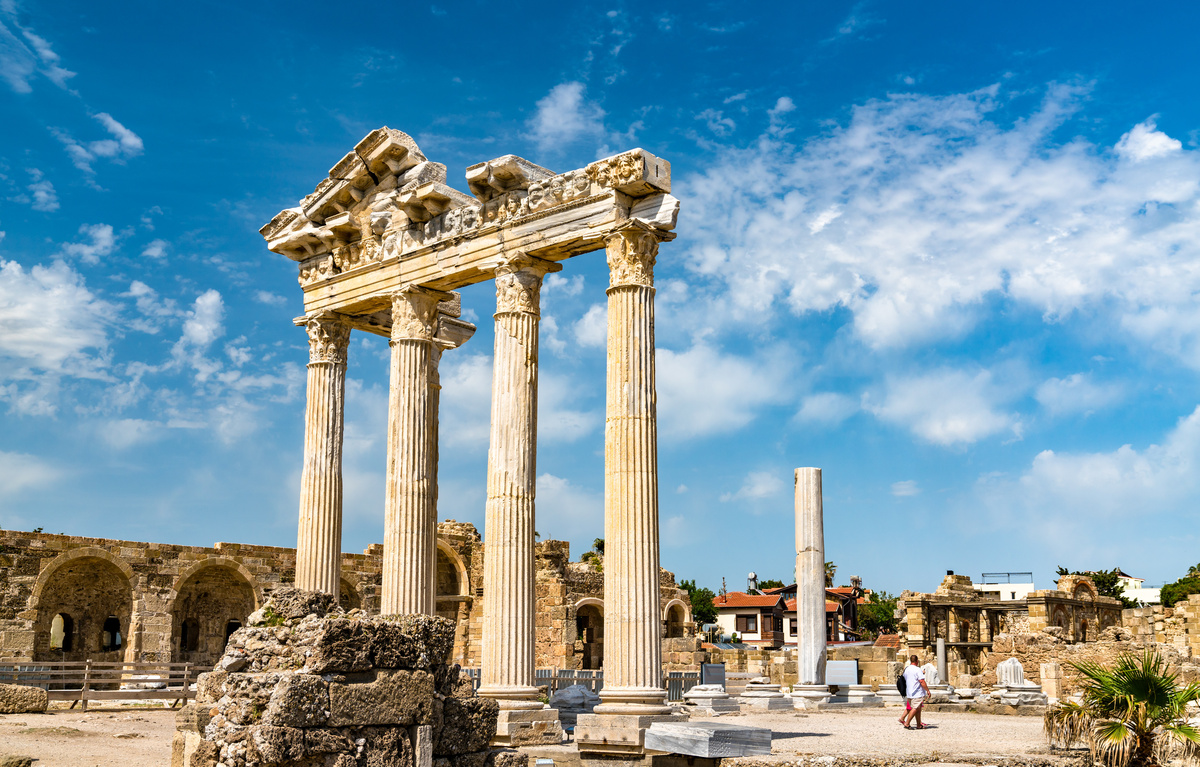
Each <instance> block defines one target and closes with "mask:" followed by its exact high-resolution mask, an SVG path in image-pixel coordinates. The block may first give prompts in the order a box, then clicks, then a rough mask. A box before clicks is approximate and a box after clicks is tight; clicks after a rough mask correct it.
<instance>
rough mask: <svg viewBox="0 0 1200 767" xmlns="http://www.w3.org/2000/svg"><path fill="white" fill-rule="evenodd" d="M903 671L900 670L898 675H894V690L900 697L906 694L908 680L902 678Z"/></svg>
mask: <svg viewBox="0 0 1200 767" xmlns="http://www.w3.org/2000/svg"><path fill="white" fill-rule="evenodd" d="M904 672H905V669H900V673H899V674H896V689H897V690H899V691H900V694H901V695H907V694H908V680H907V679H905V678H904Z"/></svg>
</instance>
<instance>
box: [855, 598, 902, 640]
mask: <svg viewBox="0 0 1200 767" xmlns="http://www.w3.org/2000/svg"><path fill="white" fill-rule="evenodd" d="M858 627H859V628H860V629H862V630H864V631H866V632H867V633H868V634H870V636H871V637H872V638H873V637H877V636H879V635H880V634H895V633H896V632H898V631H899V630H900V622H899V621H898V620H896V597H894V596H892V595H891V594H889V593H887V592H886V591H873V592H871V595H870V596H869V597H868V598H867V602H866V603H865V604H861V605H859V606H858Z"/></svg>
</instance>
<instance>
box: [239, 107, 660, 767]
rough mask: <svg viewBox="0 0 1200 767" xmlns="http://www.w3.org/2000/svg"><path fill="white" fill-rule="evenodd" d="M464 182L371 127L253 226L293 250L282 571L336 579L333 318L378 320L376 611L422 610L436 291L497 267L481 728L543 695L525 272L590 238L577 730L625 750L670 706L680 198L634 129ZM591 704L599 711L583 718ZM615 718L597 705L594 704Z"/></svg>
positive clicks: (537, 707) (439, 316) (338, 337)
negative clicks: (664, 635) (296, 410)
mask: <svg viewBox="0 0 1200 767" xmlns="http://www.w3.org/2000/svg"><path fill="white" fill-rule="evenodd" d="M466 175H467V184H468V186H469V187H470V189H471V192H472V194H473V195H474V197H471V196H469V195H466V194H463V193H462V192H459V191H457V190H455V189H453V188H451V187H449V186H447V185H446V183H445V182H446V167H445V166H444V165H441V164H439V163H435V162H430V161H429V160H428V159H426V157H425V155H424V154H422V152H421V150H420V148H419V147H418V146H417V144H416V142H414V141H413V140H412V138H411V137H409V136H408V135H407V134H405V133H402V132H400V131H398V130H393V129H390V128H386V127H385V128H380V129H378V130H375V131H372V132H371V133H370V134H368V135H367V136H366V137H365V138H364V139H363V140H362V141H360V142H359V143H358V145H357V146H355V147H354V149H353V150H352V151H350V152H349V153H347V154H346V156H345V157H343V158H342V159H341V160H340V161H338V162H337V163H336V164H335V165H334V166H333V168H332V169H331V170H330V171H329V175H328V177H327V178H325V179H323V180H321V181H320V183H319V184H317V186H316V188H315V189H314V191H313V192H312V194H310V195H308V196H307V197H305V198H304V199H303V200H301V201H300V204H299V205H297V206H296V207H292V208H288V209H286V210H283V211H281V212H280V213H279V214H278V215H276V216H275V217H274V218H273V219H272V220H271V221H270V222H269V223H268V224H267V225H266V226H264V227H263V228H262V230H261V233H262V235H263V237H264V238H265V239H266V240H267V244H268V247H269V248H270V249H271V250H272V251H274V252H276V253H279V254H281V255H284V256H286V257H288V258H290V259H292V260H293V261H295V262H297V264H298V268H299V275H300V285H301V287H302V288H303V291H304V316H303V317H299V318H297V320H296V324H298V325H303V326H304V327H305V328H306V330H307V332H308V336H309V341H310V347H309V348H310V355H309V369H308V371H309V372H308V404H307V408H306V412H305V458H304V471H303V475H302V479H301V497H300V524H299V535H298V542H297V552H296V585H297V586H298V587H299V588H302V589H309V590H314V591H321V592H324V593H329V594H335V593H336V592H337V590H338V587H339V586H338V584H339V583H340V573H339V568H340V564H341V557H340V551H341V515H342V476H341V474H342V465H341V461H342V458H341V456H342V436H343V435H342V428H343V422H344V404H345V403H344V399H345V379H346V345H347V343H348V341H349V338H350V333H351V331H352V330H359V331H363V332H368V333H374V334H377V335H382V336H385V337H387V338H389V339H390V343H391V367H390V379H391V382H390V388H389V399H388V405H389V407H388V423H387V445H388V451H387V452H388V458H387V475H386V488H385V497H386V500H385V508H384V541H383V573H382V583H381V592H380V599H381V608H380V609H381V611H382V612H383V613H384V614H386V615H391V614H433V613H434V611H435V609H436V602H435V582H436V570H435V565H436V557H435V552H436V545H435V537H436V535H435V523H436V510H437V468H438V456H437V449H438V448H437V445H438V399H439V397H438V392H439V388H440V384H439V378H438V363H439V360H440V359H441V355H442V353H443V352H444V351H447V350H450V349H454V348H457V347H459V346H461V345H462V344H464V343H466V342H467V341H468V340H469V339H470V338H471V336H472V334H473V333H474V330H475V328H474V326H472V325H470V324H469V323H467V322H464V321H463V320H462V319H460V314H461V310H460V301H459V297H458V295H457V294H455V293H454V292H453V291H454V290H455V289H457V288H461V287H463V286H466V285H471V284H473V283H477V282H482V281H485V280H495V285H496V313H495V315H494V318H495V324H496V325H495V327H496V332H495V350H494V355H495V357H494V363H493V368H492V370H493V378H492V422H491V443H490V447H489V450H488V472H487V486H488V497H487V505H486V523H485V529H484V537H485V539H486V540H487V541H488V545H489V546H490V547H491V550H492V554H491V556H490V557H489V558H488V562H487V566H486V568H485V570H484V578H483V580H484V583H483V586H484V600H485V605H484V614H485V616H487V617H486V620H485V622H484V635H483V642H482V644H483V663H482V674H483V683H482V686H481V688H480V691H481V694H482V695H484V696H487V697H491V698H494V699H496V700H498V701H499V703H500V710H501V715H500V727H499V731H498V732H497V736H496V739H497V742H498V743H504V742H505V739H506V737H507V736H508V735H509V733H510V731H512V732H515V731H517V730H520V729H523V728H525V727H526V726H527V725H528V724H529V723H530V722H531V721H534V720H536V721H538V722H542V723H543V724H544V719H543V718H544V717H549V716H552V714H551V713H547V710H548V709H547V708H546V706H545V705H544V704H542V703H540V702H539V701H537V695H538V692H537V688H536V687H535V686H534V660H535V652H534V637H535V631H534V629H535V617H534V610H533V607H534V585H535V584H534V568H533V560H534V534H533V531H534V513H535V509H534V497H535V487H534V482H535V477H536V470H535V467H536V463H537V377H538V354H537V343H538V322H539V317H540V288H541V283H542V279H543V277H544V276H545V275H546V274H547V273H549V272H552V271H557V270H559V269H561V268H562V266H561V264H560V262H562V261H564V260H566V259H569V258H572V257H574V256H578V255H581V254H584V253H589V252H592V251H595V250H599V249H601V248H603V249H604V250H605V252H606V255H607V258H608V265H609V271H610V286H609V288H608V291H607V293H608V373H607V413H606V422H605V423H606V425H605V436H604V445H605V452H604V466H605V493H604V497H605V506H604V516H605V539H606V541H607V542H608V549H609V551H610V555H609V557H608V559H607V561H606V566H605V568H604V582H605V590H604V594H605V602H604V616H603V621H604V641H605V642H606V643H607V644H608V645H609V646H610V647H611V648H612V651H611V652H609V653H608V655H607V657H608V662H607V663H606V664H605V686H604V691H603V692H602V693H601V698H602V703H601V704H600V705H599V706H597V707H596V713H595V714H591V715H585V716H581V718H580V726H579V731H578V733H577V737H578V740H579V742H580V745H581V747H583V748H584V749H592V748H594V749H596V750H598V751H609V750H612V748H613V747H614V746H613V744H614V743H616V742H618V741H619V742H620V743H621V745H620V746H619V747H617V748H618V750H623V751H627V750H628V745H629V743H633V744H634V750H635V751H638V752H640V750H641V739H642V736H643V734H644V730H645V728H646V726H648V724H649V723H650V721H651V720H653V719H654V718H655V717H661V716H670V712H671V708H670V707H669V706H667V705H666V690H665V689H664V688H663V683H662V668H661V667H662V649H661V645H660V620H661V618H660V612H661V604H660V594H659V577H660V575H659V566H658V555H659V546H658V476H657V465H658V456H657V415H656V405H655V397H656V394H655V376H654V365H655V347H654V262H655V258H656V256H657V254H658V246H659V244H660V243H662V242H668V241H670V240H672V239H674V237H675V234H674V233H673V232H672V231H671V230H672V229H674V227H675V220H676V216H677V213H678V209H679V201H678V200H677V199H675V198H674V197H672V196H671V195H670V194H669V192H670V187H671V170H670V165H669V164H668V163H667V162H665V161H664V160H661V159H659V158H657V157H655V156H653V155H651V154H650V153H648V152H646V151H644V150H641V149H634V150H632V151H629V152H624V153H622V154H619V155H616V156H614V157H609V158H606V159H603V160H599V161H597V162H594V163H591V164H590V165H588V166H587V167H585V168H580V169H578V170H572V171H568V172H566V173H561V174H558V173H554V172H553V171H550V170H548V169H546V168H543V167H541V166H538V165H534V164H533V163H531V162H529V161H527V160H524V159H522V158H520V157H516V156H514V155H505V156H503V157H498V158H496V159H494V160H490V161H488V162H483V163H479V164H477V165H473V166H471V167H469V168H468V169H467V174H466ZM597 717H598V718H597ZM608 717H615V718H608Z"/></svg>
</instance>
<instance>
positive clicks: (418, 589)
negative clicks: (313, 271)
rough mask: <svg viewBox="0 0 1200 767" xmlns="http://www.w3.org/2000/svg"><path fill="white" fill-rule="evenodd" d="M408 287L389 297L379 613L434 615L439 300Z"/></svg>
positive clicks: (433, 293) (435, 295) (436, 295)
mask: <svg viewBox="0 0 1200 767" xmlns="http://www.w3.org/2000/svg"><path fill="white" fill-rule="evenodd" d="M443 298H445V294H442V293H439V292H437V291H432V290H426V289H424V288H418V287H407V288H403V289H401V290H400V291H399V292H397V293H395V294H393V295H392V336H391V347H392V359H391V380H390V385H389V391H388V446H387V488H386V497H385V509H384V533H383V588H382V594H381V605H380V612H381V613H382V614H383V615H399V614H406V613H423V614H425V615H433V613H434V586H435V580H436V577H435V576H436V557H437V507H436V496H437V444H436V439H435V438H434V437H433V436H432V435H434V434H436V433H437V432H436V429H437V412H436V411H435V409H434V407H433V403H434V402H435V401H436V399H435V396H434V394H435V393H434V389H433V385H434V381H435V380H436V379H435V377H434V370H433V367H434V366H435V365H436V364H437V359H438V357H439V356H440V355H438V353H437V350H435V348H434V343H435V341H434V334H435V333H436V332H437V307H438V301H439V300H441V299H443Z"/></svg>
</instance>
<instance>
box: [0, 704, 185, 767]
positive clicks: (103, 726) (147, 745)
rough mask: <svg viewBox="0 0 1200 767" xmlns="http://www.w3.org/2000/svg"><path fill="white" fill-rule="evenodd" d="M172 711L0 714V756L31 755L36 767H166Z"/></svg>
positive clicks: (169, 745) (173, 721)
mask: <svg viewBox="0 0 1200 767" xmlns="http://www.w3.org/2000/svg"><path fill="white" fill-rule="evenodd" d="M175 714H176V712H175V711H170V710H167V709H162V708H145V709H134V710H121V711H95V710H93V711H89V712H87V713H84V712H82V711H54V712H52V713H48V714H8V715H0V756H9V755H12V756H33V757H36V758H37V759H38V761H36V762H34V765H35V767H110V766H111V767H118V765H119V767H165V766H166V765H170V764H171V737H172V736H173V735H174V734H175Z"/></svg>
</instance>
